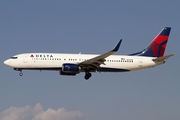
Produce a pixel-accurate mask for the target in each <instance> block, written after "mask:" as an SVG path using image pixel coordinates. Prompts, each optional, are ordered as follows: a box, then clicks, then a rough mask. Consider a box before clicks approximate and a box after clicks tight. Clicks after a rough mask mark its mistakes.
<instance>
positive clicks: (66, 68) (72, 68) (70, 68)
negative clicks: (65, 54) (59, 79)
mask: <svg viewBox="0 0 180 120" xmlns="http://www.w3.org/2000/svg"><path fill="white" fill-rule="evenodd" d="M79 70H80V67H79V65H77V64H71V63H65V64H63V65H62V71H63V72H67V73H78V72H79Z"/></svg>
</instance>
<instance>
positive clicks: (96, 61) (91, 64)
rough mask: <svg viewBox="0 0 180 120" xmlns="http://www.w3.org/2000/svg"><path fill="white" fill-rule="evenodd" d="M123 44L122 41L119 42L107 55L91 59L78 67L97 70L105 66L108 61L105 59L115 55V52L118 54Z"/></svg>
mask: <svg viewBox="0 0 180 120" xmlns="http://www.w3.org/2000/svg"><path fill="white" fill-rule="evenodd" d="M121 42H122V39H121V40H119V42H118V43H117V45H116V46H115V47H114V49H113V50H111V51H109V52H107V53H105V54H102V55H99V56H97V57H94V58H92V59H89V60H87V61H84V62H81V63H79V64H78V65H79V66H80V67H82V68H83V69H86V70H89V69H97V67H99V66H100V65H101V64H104V65H105V63H104V62H105V61H106V60H105V58H106V57H108V56H110V55H112V54H114V53H115V52H117V51H118V49H119V46H120V44H121Z"/></svg>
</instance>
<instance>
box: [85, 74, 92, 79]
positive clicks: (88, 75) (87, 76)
mask: <svg viewBox="0 0 180 120" xmlns="http://www.w3.org/2000/svg"><path fill="white" fill-rule="evenodd" d="M91 76H92V74H91V73H86V75H85V76H84V78H85V79H86V80H88V79H89V78H90V77H91Z"/></svg>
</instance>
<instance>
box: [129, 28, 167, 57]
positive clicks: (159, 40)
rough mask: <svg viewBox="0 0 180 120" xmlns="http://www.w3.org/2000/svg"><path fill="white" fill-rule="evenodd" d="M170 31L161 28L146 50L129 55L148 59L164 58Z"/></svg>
mask: <svg viewBox="0 0 180 120" xmlns="http://www.w3.org/2000/svg"><path fill="white" fill-rule="evenodd" d="M170 30H171V28H170V27H165V28H163V29H162V30H161V32H160V33H159V34H158V35H157V36H156V37H155V38H154V40H153V41H152V42H151V43H150V44H149V46H148V47H147V48H146V49H144V50H143V51H142V52H139V53H135V54H131V55H138V56H148V57H162V56H164V52H165V49H166V45H167V41H168V38H169V34H170Z"/></svg>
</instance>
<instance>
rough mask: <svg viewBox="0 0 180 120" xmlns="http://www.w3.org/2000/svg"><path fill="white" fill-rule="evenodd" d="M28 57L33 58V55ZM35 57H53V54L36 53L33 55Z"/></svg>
mask: <svg viewBox="0 0 180 120" xmlns="http://www.w3.org/2000/svg"><path fill="white" fill-rule="evenodd" d="M30 57H31V58H33V57H34V55H31V56H30ZM35 57H53V55H39V54H37V55H35Z"/></svg>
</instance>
